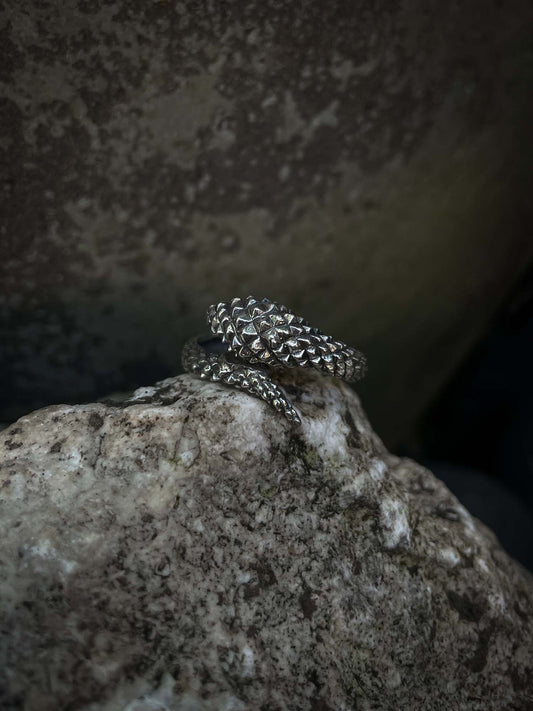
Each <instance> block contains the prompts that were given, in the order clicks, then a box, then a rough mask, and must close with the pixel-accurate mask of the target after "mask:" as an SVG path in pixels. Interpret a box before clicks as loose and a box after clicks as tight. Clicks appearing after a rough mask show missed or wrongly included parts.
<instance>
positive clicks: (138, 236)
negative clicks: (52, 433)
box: [0, 0, 533, 440]
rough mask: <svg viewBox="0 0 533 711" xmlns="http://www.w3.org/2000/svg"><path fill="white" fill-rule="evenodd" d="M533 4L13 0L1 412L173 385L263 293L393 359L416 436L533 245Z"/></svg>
mask: <svg viewBox="0 0 533 711" xmlns="http://www.w3.org/2000/svg"><path fill="white" fill-rule="evenodd" d="M532 16H533V4H532V3H528V2H525V1H524V0H507V2H505V3H501V2H499V1H498V0H470V1H469V2H468V3H464V2H442V1H441V0H432V1H431V2H429V3H428V2H427V0H405V1H404V2H398V3H393V2H389V3H382V2H374V1H372V0H358V1H357V2H353V3H346V2H344V1H343V0H318V1H315V2H312V3H306V6H305V10H302V5H301V3H290V2H286V3H280V2H279V0H235V1H233V2H231V3H218V2H214V3H210V4H208V5H206V4H205V3H198V2H197V1H196V0H184V1H183V2H163V1H162V2H145V1H144V0H135V1H133V0H129V1H128V2H113V3H90V2H87V1H86V0H48V1H47V2H42V0H17V2H11V3H7V4H6V3H4V4H3V7H2V8H1V9H0V46H1V47H2V52H3V61H2V64H1V67H0V111H1V112H2V113H1V116H2V121H1V122H0V125H1V126H2V129H1V134H0V170H1V171H2V172H3V173H5V177H4V178H3V182H2V184H1V187H2V190H3V195H4V197H5V204H4V206H3V210H2V225H1V228H0V229H1V230H2V231H1V232H0V344H1V346H0V393H2V397H1V398H0V419H5V420H7V421H10V420H11V419H14V418H15V417H18V416H20V415H21V414H24V413H25V412H28V411H29V410H30V409H34V408H35V407H39V406H42V405H46V404H50V403H52V402H65V401H74V402H76V401H78V402H79V401H80V400H84V399H85V400H94V399H96V398H98V397H101V396H102V395H104V394H105V393H107V392H111V391H112V390H115V389H121V388H124V387H134V386H136V385H139V384H142V383H144V382H152V381H153V380H155V379H156V378H160V377H166V376H167V375H174V374H175V373H176V364H177V361H178V355H177V354H178V353H179V348H180V345H181V343H182V342H183V340H184V339H186V338H187V337H188V336H190V335H192V334H193V333H195V332H197V331H198V330H199V329H200V328H201V326H202V322H203V314H204V312H205V308H206V307H207V305H208V304H210V303H212V302H213V301H218V300H225V299H228V298H233V297H234V296H238V295H241V296H245V295H246V294H248V293H255V294H257V295H258V296H268V297H271V298H274V299H277V300H279V301H281V302H282V303H287V304H288V305H289V306H291V307H292V308H294V309H295V310H296V311H297V312H301V313H302V314H303V315H305V316H306V317H308V318H309V319H310V320H311V321H312V322H313V323H316V325H317V326H319V327H321V328H323V330H325V331H327V332H329V333H332V334H334V335H335V336H336V337H338V338H341V339H343V340H345V341H346V342H348V343H353V345H355V346H357V347H360V348H361V349H362V350H363V351H364V352H368V355H369V358H370V364H371V370H370V374H369V378H368V380H367V381H366V382H365V383H364V385H363V389H364V392H365V395H366V398H365V401H366V403H367V407H368V408H369V412H370V413H371V416H372V421H373V422H374V424H375V426H376V427H377V429H378V431H379V432H380V434H381V435H382V436H384V437H385V438H386V439H387V440H392V439H395V438H397V437H398V436H400V435H401V434H402V433H404V432H405V430H406V429H409V427H410V425H411V424H412V421H413V418H415V417H416V416H417V415H418V414H419V413H420V412H421V410H422V409H423V408H424V407H425V406H426V404H427V402H428V400H429V399H430V398H431V397H432V396H433V395H434V393H435V392H436V391H437V390H438V389H439V388H440V387H441V385H442V383H443V382H444V381H445V380H446V378H447V377H448V376H449V374H450V373H451V372H452V371H453V369H454V368H455V367H456V366H457V364H458V363H459V362H460V360H461V358H462V357H463V356H464V354H465V353H466V352H468V350H469V349H470V347H471V345H472V343H473V342H475V340H476V339H477V338H478V337H479V335H480V334H481V333H482V332H483V329H484V328H485V324H486V323H487V321H488V320H489V319H490V317H491V315H492V314H493V313H494V311H495V309H497V308H498V306H499V305H500V304H501V302H502V299H503V298H504V297H505V295H506V294H507V293H508V291H509V289H510V287H511V285H512V284H513V281H514V280H515V279H516V278H517V275H518V274H519V273H520V271H521V270H522V269H524V268H525V267H526V265H527V262H528V259H529V258H530V256H531V253H532V247H533V242H532V241H531V238H530V225H531V222H532V221H533V215H532V213H531V206H532V202H531V199H530V198H531V183H530V178H529V176H531V166H532V165H533V151H532V150H531V132H530V126H531V108H532V106H533V94H532V92H531V91H530V87H531V84H532V82H533V76H532V67H533V64H532V62H531V49H530V32H529V26H530V25H531V21H532ZM362 392H363V390H362ZM400 413H401V415H400Z"/></svg>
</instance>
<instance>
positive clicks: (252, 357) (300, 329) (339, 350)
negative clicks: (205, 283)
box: [182, 296, 366, 424]
mask: <svg viewBox="0 0 533 711" xmlns="http://www.w3.org/2000/svg"><path fill="white" fill-rule="evenodd" d="M207 323H208V324H209V326H210V328H211V330H212V332H213V334H214V336H211V337H207V338H193V339H191V340H190V341H188V342H187V343H186V344H185V346H184V347H183V352H182V364H183V368H184V370H186V371H187V372H189V373H193V374H195V375H198V376H199V377H200V378H203V379H204V380H212V381H221V382H223V383H225V384H227V385H231V386H233V387H235V388H238V389H239V390H244V391H245V392H247V393H249V394H250V395H254V396H255V397H259V398H261V399H262V400H265V401H266V402H268V403H269V404H270V405H272V406H273V407H274V408H275V409H276V410H277V411H278V412H281V413H283V414H284V415H285V417H286V418H287V419H288V420H289V421H291V422H293V423H298V424H299V423H300V422H301V419H300V416H299V414H298V412H297V411H296V410H295V409H294V407H293V405H292V404H291V403H290V401H289V400H288V399H287V397H286V395H285V394H284V392H283V390H282V389H281V388H280V386H278V385H276V384H275V383H274V382H273V381H272V380H271V379H270V376H269V372H268V369H276V368H313V369H315V370H318V371H320V372H321V373H324V374H326V375H330V376H334V377H337V378H342V379H343V380H347V381H351V382H354V381H356V380H360V379H361V378H362V377H364V375H365V373H366V358H365V356H364V355H363V354H362V353H361V352H360V351H358V350H356V349H355V348H352V347H351V346H347V345H346V344H345V343H342V342H341V341H336V340H335V339H333V338H331V337H330V336H326V335H325V334H323V333H322V332H321V331H319V330H318V329H317V328H313V327H312V326H310V325H309V324H308V323H307V322H306V321H305V320H304V319H303V318H302V317H301V316H296V314H294V313H293V312H292V311H290V310H289V309H288V308H287V307H286V306H283V305H282V304H277V303H275V302H273V301H270V299H256V298H254V297H253V296H248V297H247V298H246V299H239V298H236V299H233V301H231V303H219V304H215V305H213V306H210V307H209V308H208V310H207Z"/></svg>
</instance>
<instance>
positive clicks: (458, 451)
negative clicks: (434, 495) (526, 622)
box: [400, 272, 533, 569]
mask: <svg viewBox="0 0 533 711" xmlns="http://www.w3.org/2000/svg"><path fill="white" fill-rule="evenodd" d="M532 364H533V273H532V272H529V273H528V274H527V275H526V277H525V278H524V279H523V280H522V281H521V282H520V284H519V285H518V287H517V288H516V289H515V290H514V293H513V294H512V296H511V298H510V299H509V300H508V302H507V304H506V305H505V307H504V308H503V309H502V310H501V311H500V313H499V315H498V316H497V317H496V318H495V319H494V321H493V323H492V327H491V329H490V330H489V332H488V333H487V335H486V336H485V337H484V338H483V340H482V341H481V342H480V343H479V344H478V345H477V347H476V348H475V349H474V351H473V352H472V353H471V355H470V356H469V358H468V359H467V361H466V362H465V363H464V364H463V366H462V367H461V369H460V370H459V372H458V373H457V374H456V376H455V378H454V379H453V380H452V381H451V382H450V383H449V384H448V386H447V387H446V388H445V389H444V390H443V392H442V393H441V395H440V396H439V397H438V398H437V399H436V401H435V402H434V404H433V405H432V406H431V407H430V409H429V410H428V412H427V413H426V414H425V416H424V417H423V419H422V420H421V422H420V427H419V431H418V433H417V435H416V437H415V438H414V439H413V441H412V442H410V443H408V444H404V445H403V446H402V447H401V448H400V449H401V452H402V454H406V455H408V456H412V457H414V458H416V459H418V460H419V461H422V462H423V463H425V464H426V465H427V466H428V467H429V468H431V469H432V470H433V471H434V472H435V474H436V475H437V476H438V477H439V478H441V479H442V480H443V481H444V482H445V483H446V484H447V485H448V486H449V488H450V489H451V490H452V491H453V492H454V493H455V494H456V496H458V498H459V499H460V500H461V501H462V503H463V504H464V505H465V506H466V507H467V508H468V509H469V510H470V511H471V513H472V514H474V515H475V516H477V517H478V518H480V519H481V520H482V521H483V522H484V523H486V524H487V525H488V526H489V527H490V528H492V529H493V530H494V532H495V533H496V535H497V536H498V537H499V538H500V541H501V543H502V545H503V546H504V547H505V548H506V549H507V550H508V551H509V552H510V553H511V554H512V555H513V556H515V557H516V558H517V559H518V560H520V561H521V562H522V563H523V564H524V565H526V566H528V567H529V568H531V569H533V407H532V406H533V377H532Z"/></svg>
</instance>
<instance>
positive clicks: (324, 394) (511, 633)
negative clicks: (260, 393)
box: [0, 373, 533, 711]
mask: <svg viewBox="0 0 533 711" xmlns="http://www.w3.org/2000/svg"><path fill="white" fill-rule="evenodd" d="M281 377H282V378H285V380H283V381H282V382H284V384H285V386H286V388H287V390H288V392H289V393H290V396H291V397H292V398H293V399H294V402H295V404H296V406H297V407H298V408H299V410H300V412H301V414H302V416H303V426H302V428H301V429H298V430H292V429H291V428H290V426H289V425H288V424H287V422H286V421H285V419H284V418H282V417H280V416H277V415H276V414H275V413H273V412H272V411H271V410H270V409H269V408H268V407H267V406H266V405H265V404H263V403H262V402H260V401H258V400H255V399H253V398H251V397H249V396H247V395H245V394H243V393H239V392H236V391H231V390H228V389H225V388H224V387H222V386H220V385H218V384H208V383H201V382H199V381H197V380H195V379H193V378H192V377H190V376H180V377H177V378H174V379H170V380H167V381H164V382H163V383H160V384H158V385H156V386H155V387H149V388H144V389H141V390H139V391H137V393H136V394H135V395H134V396H133V398H132V399H131V400H130V401H129V402H128V403H126V405H127V406H122V407H117V406H111V405H106V404H90V405H83V406H54V407H50V408H47V409H44V410H41V411H38V412H35V413H33V414H30V415H28V416H26V417H23V418H22V419H20V420H19V421H18V422H17V423H15V424H14V425H12V426H10V427H9V428H8V429H7V430H5V431H3V432H2V433H0V466H1V470H0V476H1V501H0V503H1V511H0V526H1V537H2V547H1V553H0V555H1V571H2V575H1V599H0V602H1V607H2V610H1V615H0V622H1V626H2V628H1V632H2V636H1V650H0V651H1V655H2V658H1V659H0V670H1V673H2V674H3V677H4V678H3V681H2V684H1V689H2V692H1V694H2V695H1V697H0V706H1V707H2V708H7V709H22V708H23V709H24V710H25V711H37V710H38V711H48V710H50V711H51V710H52V709H53V710H54V711H56V710H58V709H76V710H77V711H78V710H81V709H83V710H85V711H114V710H115V709H120V710H121V711H122V710H123V711H126V710H127V711H149V710H153V709H161V710H162V711H163V710H167V711H185V709H187V710H188V711H222V710H223V709H225V710H226V711H229V710H230V709H250V711H256V710H259V709H261V710H263V711H276V710H280V711H281V710H294V711H308V710H309V711H333V710H336V711H337V710H338V711H341V710H342V711H349V710H351V711H355V709H357V710H358V711H360V710H361V709H367V710H374V711H378V710H381V709H383V710H389V709H395V710H397V709H400V710H402V709H409V710H411V709H424V711H431V710H433V709H434V710H437V709H438V710H439V711H441V710H442V709H454V710H455V709H462V710H464V711H476V710H479V711H487V710H489V711H490V710H491V709H503V708H505V709H514V710H515V711H518V710H523V711H525V710H526V709H528V708H531V699H532V694H533V686H532V683H533V681H532V680H533V675H532V669H531V664H532V659H533V634H532V625H533V591H532V587H531V581H530V579H529V578H528V577H527V574H526V573H525V572H523V571H522V570H521V569H520V568H519V566H518V565H517V564H516V563H515V562H514V561H513V560H511V559H510V558H509V557H508V556H507V555H506V553H504V552H503V551H502V549H501V548H500V546H499V545H498V542H497V541H496V539H495V538H494V536H493V535H492V534H491V533H490V531H488V530H487V529H486V528H485V527H483V526H482V525H481V524H479V523H478V522H477V521H476V520H474V519H473V518H472V517H471V516H470V515H469V513H468V512H467V511H466V510H465V509H464V508H463V507H462V506H461V505H460V504H459V503H458V501H457V500H456V499H455V498H454V497H453V496H452V495H451V494H450V493H449V491H448V490H447V489H446V488H445V486H444V485H443V484H442V483H440V482H439V481H438V480H437V479H436V478H435V477H434V476H433V475H432V474H431V473H430V472H429V471H427V470H426V469H423V468H421V467H420V466H419V465H417V464H416V463H414V462H412V461H408V460H405V459H399V458H397V457H395V456H392V455H390V454H389V453H388V452H387V451H386V449H385V448H384V446H383V444H382V443H381V441H380V440H379V438H378V437H377V436H376V435H375V434H374V433H373V432H372V430H371V428H370V426H369V423H368V421H367V420H366V417H365V415H364V413H363V411H362V409H361V406H360V404H359V401H358V399H357V397H356V395H355V394H354V393H353V392H352V390H351V389H350V388H348V387H347V386H345V385H344V384H342V383H339V382H334V381H332V380H330V379H327V378H320V377H313V376H312V375H309V374H307V373H291V374H289V375H284V376H281Z"/></svg>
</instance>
